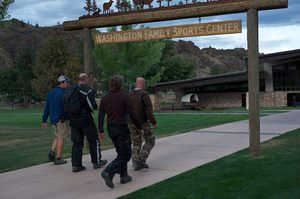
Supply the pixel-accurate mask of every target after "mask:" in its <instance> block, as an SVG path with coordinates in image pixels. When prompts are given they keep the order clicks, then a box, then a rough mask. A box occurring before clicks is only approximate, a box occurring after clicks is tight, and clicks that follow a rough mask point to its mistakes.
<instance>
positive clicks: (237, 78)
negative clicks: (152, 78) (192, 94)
mask: <svg viewBox="0 0 300 199" xmlns="http://www.w3.org/2000/svg"><path fill="white" fill-rule="evenodd" d="M247 80H248V76H247V71H241V72H233V73H225V74H221V75H212V76H207V77H198V78H193V79H186V80H178V81H172V82H163V83H158V84H156V85H155V88H154V89H155V91H159V90H167V89H175V88H187V87H199V86H206V85H213V84H222V83H229V82H230V83H232V82H243V81H247Z"/></svg>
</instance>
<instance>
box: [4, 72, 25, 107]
mask: <svg viewBox="0 0 300 199" xmlns="http://www.w3.org/2000/svg"><path fill="white" fill-rule="evenodd" d="M0 78H1V81H0V95H2V96H4V98H5V99H6V100H7V102H8V103H9V104H11V107H12V109H13V107H14V104H15V103H16V101H17V100H18V98H19V97H20V88H19V87H18V84H17V75H16V73H15V71H14V70H13V69H8V70H5V71H3V72H1V73H0Z"/></svg>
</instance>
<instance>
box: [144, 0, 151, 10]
mask: <svg viewBox="0 0 300 199" xmlns="http://www.w3.org/2000/svg"><path fill="white" fill-rule="evenodd" d="M152 2H153V0H143V7H144V5H148V6H149V8H150V7H151V4H152Z"/></svg>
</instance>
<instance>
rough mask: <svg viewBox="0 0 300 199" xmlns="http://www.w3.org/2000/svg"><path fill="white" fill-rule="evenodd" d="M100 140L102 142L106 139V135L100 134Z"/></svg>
mask: <svg viewBox="0 0 300 199" xmlns="http://www.w3.org/2000/svg"><path fill="white" fill-rule="evenodd" d="M98 138H99V140H100V141H103V140H104V139H105V133H104V132H102V133H98Z"/></svg>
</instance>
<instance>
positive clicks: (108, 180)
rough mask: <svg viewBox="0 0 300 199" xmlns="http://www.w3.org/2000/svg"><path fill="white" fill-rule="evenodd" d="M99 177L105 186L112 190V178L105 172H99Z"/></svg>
mask: <svg viewBox="0 0 300 199" xmlns="http://www.w3.org/2000/svg"><path fill="white" fill-rule="evenodd" d="M101 177H102V178H103V179H104V181H105V184H106V185H107V186H108V187H109V188H111V189H113V188H114V187H115V185H114V183H113V181H112V180H113V178H112V177H111V175H110V174H109V173H108V172H107V171H102V172H101Z"/></svg>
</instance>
